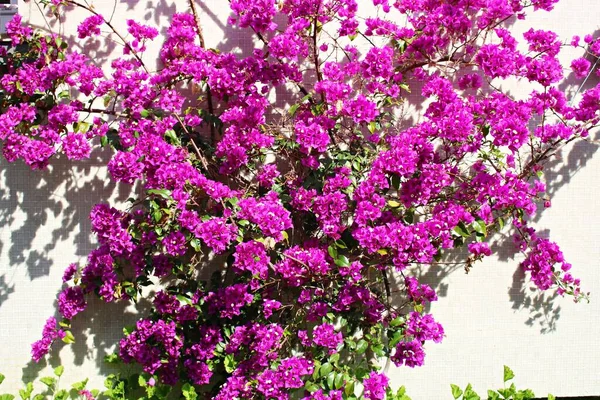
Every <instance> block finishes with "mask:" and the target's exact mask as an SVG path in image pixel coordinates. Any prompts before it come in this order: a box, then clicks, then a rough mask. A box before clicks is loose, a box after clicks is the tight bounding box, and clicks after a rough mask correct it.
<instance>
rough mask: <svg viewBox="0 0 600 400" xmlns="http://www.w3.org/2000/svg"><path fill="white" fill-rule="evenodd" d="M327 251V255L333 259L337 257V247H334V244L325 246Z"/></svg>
mask: <svg viewBox="0 0 600 400" xmlns="http://www.w3.org/2000/svg"><path fill="white" fill-rule="evenodd" d="M327 253H329V256H330V257H331V258H333V259H334V260H335V259H336V258H337V256H338V252H337V249H336V248H335V247H334V246H329V247H328V248H327Z"/></svg>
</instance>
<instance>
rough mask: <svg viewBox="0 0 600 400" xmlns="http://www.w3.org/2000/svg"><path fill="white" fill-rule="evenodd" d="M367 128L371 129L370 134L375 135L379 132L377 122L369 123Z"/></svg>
mask: <svg viewBox="0 0 600 400" xmlns="http://www.w3.org/2000/svg"><path fill="white" fill-rule="evenodd" d="M367 128H368V129H369V132H371V133H374V132H375V131H376V130H377V122H375V121H371V122H369V125H367Z"/></svg>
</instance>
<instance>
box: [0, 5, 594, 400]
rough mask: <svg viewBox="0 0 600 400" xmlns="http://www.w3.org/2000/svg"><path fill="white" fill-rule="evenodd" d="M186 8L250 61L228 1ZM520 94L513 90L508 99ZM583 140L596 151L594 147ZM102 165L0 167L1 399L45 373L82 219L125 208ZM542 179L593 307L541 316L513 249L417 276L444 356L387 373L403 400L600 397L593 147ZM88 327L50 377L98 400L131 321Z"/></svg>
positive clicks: (548, 309) (96, 50) (120, 18)
mask: <svg viewBox="0 0 600 400" xmlns="http://www.w3.org/2000/svg"><path fill="white" fill-rule="evenodd" d="M92 4H94V6H95V7H96V9H98V10H99V11H102V12H103V13H104V14H105V15H107V14H108V15H110V13H112V11H113V6H115V21H117V22H118V24H117V27H118V28H123V27H124V21H125V19H126V18H136V19H139V18H141V19H144V20H146V21H147V22H148V23H154V24H157V25H160V26H163V27H164V26H166V25H167V22H168V20H169V16H170V15H172V13H173V12H176V11H177V12H183V11H187V2H186V1H183V0H160V1H134V0H129V1H118V2H115V3H113V1H94V2H92ZM115 4H116V5H115ZM197 5H198V8H199V10H200V13H201V20H202V24H203V26H204V31H205V35H206V38H207V40H208V42H209V43H208V44H209V46H216V45H217V43H220V42H225V45H224V47H225V48H226V49H242V48H244V49H247V48H248V46H247V44H248V40H249V36H248V35H247V33H245V32H241V31H238V30H235V29H233V28H231V27H228V26H227V23H226V19H227V16H228V11H227V8H226V7H227V2H226V1H217V0H207V1H204V2H197ZM20 9H21V13H22V14H24V15H25V16H27V17H29V18H30V20H31V21H32V23H34V24H35V25H38V26H40V27H44V26H47V25H46V22H44V19H43V18H42V17H41V13H40V11H39V9H38V8H37V7H36V6H35V4H34V2H33V1H29V2H24V3H21V4H20ZM599 14H600V3H598V2H597V1H594V0H569V1H567V0H563V1H562V3H561V4H559V5H557V7H556V9H555V10H554V11H553V12H552V13H536V14H535V15H533V16H531V17H530V18H529V19H528V20H527V21H526V22H525V23H517V24H516V25H515V26H513V27H512V28H511V29H512V31H513V32H514V35H515V36H516V37H519V36H520V35H519V33H518V32H522V31H523V28H524V27H529V26H533V27H536V28H538V29H539V28H543V29H552V30H555V31H557V32H558V33H559V34H560V35H561V37H563V38H564V39H565V40H569V39H570V38H571V36H572V35H574V34H579V35H581V36H583V35H584V34H586V33H591V32H595V31H596V30H597V29H599V28H600V25H598V20H597V16H598V15H599ZM84 17H85V14H81V13H77V12H73V13H72V15H71V18H70V19H69V22H68V24H66V23H65V24H63V25H62V26H59V25H57V24H52V23H51V24H50V27H51V28H52V29H53V30H55V31H60V32H62V33H64V34H67V35H69V34H71V35H72V34H73V32H74V30H75V28H76V26H77V22H78V21H80V20H82V19H83V18H84ZM119 24H120V25H119ZM122 30H123V29H122ZM163 33H164V32H163ZM221 47H223V46H221ZM81 51H86V52H88V53H90V54H92V55H93V56H94V58H95V59H96V60H97V61H98V62H100V63H101V62H102V61H103V60H106V59H108V58H109V57H110V54H111V53H112V52H114V51H115V48H112V47H111V46H105V45H104V44H100V43H97V44H94V43H92V44H90V45H88V46H86V47H85V48H83V49H81ZM156 52H157V49H156V48H152V49H151V50H150V51H149V53H148V54H147V55H146V56H145V61H147V62H148V63H150V64H152V63H153V60H155V59H156V54H157V53H156ZM571 55H573V53H571ZM574 55H577V54H576V53H575V54H574ZM567 73H568V71H567ZM596 83H597V78H592V79H590V81H588V84H587V85H588V86H590V85H595V84H596ZM519 89H520V87H517V86H515V87H511V88H510V90H511V92H513V93H518V91H519ZM593 137H594V138H595V139H597V140H599V139H600V134H598V133H595V134H594V135H593ZM109 157H110V154H109V153H107V152H97V153H94V157H93V158H92V159H91V160H89V161H86V162H79V163H68V162H66V161H64V160H57V161H55V162H53V164H52V166H51V168H50V169H49V170H48V171H45V172H42V173H40V172H36V171H30V170H29V169H28V168H27V167H26V166H24V165H22V164H20V163H18V164H8V163H6V162H5V161H4V160H2V161H0V321H1V322H0V338H2V339H3V340H2V342H3V345H2V346H1V347H0V360H1V361H0V372H3V373H4V374H6V375H7V380H6V382H5V383H4V384H3V385H2V387H0V388H3V389H4V390H7V389H10V388H15V387H16V386H17V385H18V384H19V382H20V381H21V378H22V377H26V378H29V377H32V376H34V375H36V374H38V372H39V371H40V370H41V369H42V368H44V366H45V363H41V364H40V365H36V364H32V363H29V351H30V344H31V343H32V342H33V341H35V340H37V339H39V337H40V334H41V329H42V326H43V324H44V321H45V320H46V318H47V317H48V316H50V315H53V313H54V305H53V302H54V299H55V297H56V294H57V293H58V291H59V289H60V287H61V280H60V277H61V276H62V273H63V270H64V268H65V267H66V266H67V265H68V264H69V263H71V262H77V261H80V262H83V261H84V260H85V256H86V255H87V253H88V252H89V251H90V250H91V249H92V248H93V247H94V239H93V237H92V236H91V235H90V224H89V220H88V218H87V215H88V213H89V211H90V209H91V207H92V206H93V205H94V204H95V203H96V202H98V201H99V200H100V199H109V201H110V202H111V203H112V204H117V205H118V204H120V203H122V202H123V201H124V200H125V199H126V198H127V197H128V193H129V191H130V190H131V188H129V187H127V186H126V185H124V186H115V185H114V184H113V183H111V182H109V181H108V180H107V179H106V170H105V168H103V167H102V165H103V164H104V162H103V161H106V160H108V158H109ZM547 177H548V178H549V179H550V185H549V188H550V194H551V196H552V204H553V207H552V208H551V209H549V210H545V213H544V216H543V217H542V218H539V219H538V220H537V221H536V225H537V227H538V228H539V229H541V230H546V231H547V232H548V233H550V234H551V237H552V238H553V239H554V240H556V241H557V242H558V243H559V244H560V245H561V246H562V249H563V251H564V253H565V256H566V257H567V259H568V260H569V261H570V262H571V263H572V264H573V265H574V270H573V271H574V274H576V275H577V276H578V277H580V278H581V279H582V282H583V283H582V286H583V288H584V289H585V290H586V291H591V292H592V302H591V303H590V304H573V303H572V302H571V301H570V300H569V299H561V298H556V299H554V301H553V303H551V304H550V303H548V300H549V297H548V295H542V294H540V293H539V292H536V291H532V290H531V285H529V284H528V283H527V282H528V281H527V279H526V278H525V277H524V276H523V275H522V273H521V272H520V271H518V270H517V264H518V262H519V261H520V258H519V257H518V256H515V255H514V254H513V252H512V250H511V248H510V246H504V247H503V248H502V249H501V251H500V253H499V254H500V257H495V258H490V259H488V260H486V262H484V263H479V264H477V265H476V266H475V267H474V268H473V269H472V270H471V272H470V273H469V275H465V273H464V271H462V270H460V269H459V270H455V271H451V270H444V269H443V268H441V267H440V268H436V269H433V270H429V271H423V274H424V275H425V277H426V279H427V280H428V281H429V282H430V283H431V284H433V285H435V286H437V288H438V290H439V293H440V300H439V301H438V302H437V303H435V304H434V305H433V307H432V310H431V311H432V312H433V313H434V315H435V316H436V318H437V319H438V320H439V321H440V322H441V323H442V324H443V325H444V328H445V331H446V338H445V339H444V341H443V342H442V343H441V344H437V345H436V344H430V345H428V346H427V348H426V350H427V358H426V364H425V366H424V367H422V368H418V369H414V370H413V369H410V368H401V369H394V370H392V371H391V376H392V379H393V382H394V384H396V385H398V386H399V385H401V384H404V385H406V387H407V389H408V393H409V394H410V395H411V396H412V397H413V398H414V399H416V400H419V399H425V400H427V399H432V400H434V399H442V398H451V396H450V390H449V384H450V383H456V384H459V385H461V386H464V385H465V384H466V383H467V382H471V383H473V385H474V387H475V389H477V390H479V391H480V392H483V393H485V390H487V389H488V388H491V387H501V386H502V365H503V364H506V365H509V366H511V367H512V368H513V370H514V371H515V372H516V374H517V379H516V383H517V384H518V385H519V386H527V387H531V388H532V389H534V391H535V392H536V394H538V395H540V396H541V395H545V394H546V393H547V392H551V393H554V394H555V395H562V396H566V395H570V396H582V395H600V346H599V345H598V341H599V338H600V321H599V317H600V301H599V300H598V298H599V294H600V268H599V265H598V264H599V261H600V245H599V243H600V230H599V229H598V228H597V225H598V223H599V222H600V202H599V201H598V200H597V196H598V193H599V192H600V183H599V182H600V152H598V151H597V146H596V145H592V144H587V143H583V142H582V143H578V144H576V145H574V146H571V147H569V148H568V149H565V151H563V152H562V153H561V155H560V159H559V160H558V161H557V163H556V164H555V166H554V167H553V169H552V171H551V172H550V173H548V174H547ZM100 309H102V311H101V312H100V311H97V310H100ZM86 315H87V316H90V317H91V318H92V326H93V328H92V329H90V330H89V331H83V332H82V330H84V329H87V328H85V326H84V325H85V324H84V323H83V322H81V321H79V322H75V327H74V331H75V334H76V336H78V338H81V337H87V343H86V344H84V343H83V342H84V340H79V342H80V343H78V344H76V345H75V346H74V347H66V348H64V349H62V350H61V351H60V352H58V353H55V356H54V357H53V358H51V359H50V364H53V365H56V363H58V362H59V361H60V362H62V363H63V365H65V368H66V372H65V376H64V378H63V380H64V382H65V383H69V382H72V381H75V380H79V379H83V378H85V377H90V378H92V379H91V381H90V383H91V386H92V387H98V388H100V387H102V378H101V374H105V373H107V372H109V371H110V369H108V368H106V367H105V366H103V364H102V362H101V356H102V355H103V354H106V353H107V352H108V351H110V349H111V348H112V346H114V344H115V343H116V342H117V341H118V339H119V338H120V337H121V327H122V326H124V324H125V323H126V321H130V322H131V321H134V320H135V319H136V316H135V310H133V309H132V308H127V309H125V310H124V309H123V307H122V306H119V305H112V306H109V307H108V308H104V307H97V305H94V304H92V307H91V308H90V309H89V310H88V311H87V312H86ZM86 326H87V325H86ZM78 333H79V334H78ZM42 375H43V374H42ZM42 375H40V376H42ZM0 392H2V390H0Z"/></svg>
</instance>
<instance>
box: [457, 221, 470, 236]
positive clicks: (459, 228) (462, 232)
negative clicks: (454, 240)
mask: <svg viewBox="0 0 600 400" xmlns="http://www.w3.org/2000/svg"><path fill="white" fill-rule="evenodd" d="M453 231H454V232H455V233H457V234H458V235H460V236H462V237H464V238H468V237H469V236H470V235H469V232H468V231H467V229H466V227H465V226H464V224H463V223H462V222H461V223H460V224H458V225H456V226H455V227H454V229H453Z"/></svg>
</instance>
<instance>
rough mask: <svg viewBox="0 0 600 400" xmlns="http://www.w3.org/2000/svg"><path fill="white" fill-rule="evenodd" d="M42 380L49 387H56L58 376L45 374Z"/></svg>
mask: <svg viewBox="0 0 600 400" xmlns="http://www.w3.org/2000/svg"><path fill="white" fill-rule="evenodd" d="M40 382H42V383H43V384H44V385H46V386H48V387H54V385H55V384H56V378H54V377H52V376H44V377H43V378H40Z"/></svg>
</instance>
